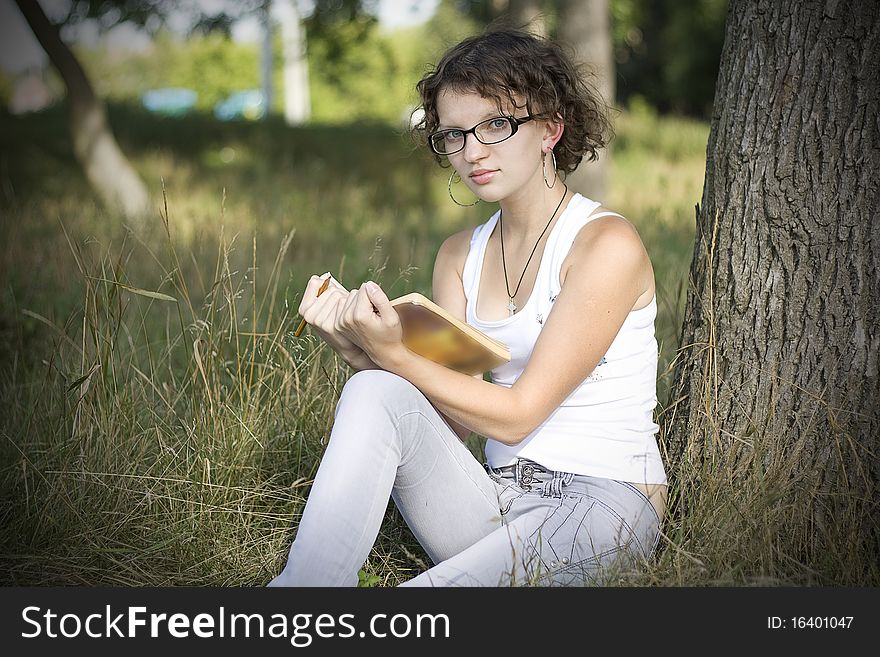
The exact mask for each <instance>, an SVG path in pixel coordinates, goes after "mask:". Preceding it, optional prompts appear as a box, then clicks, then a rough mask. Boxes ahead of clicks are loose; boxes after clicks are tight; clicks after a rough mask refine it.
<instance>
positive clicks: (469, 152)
mask: <svg viewBox="0 0 880 657" xmlns="http://www.w3.org/2000/svg"><path fill="white" fill-rule="evenodd" d="M462 154H463V155H464V159H465V160H467V161H468V162H478V161H479V160H482V159H483V158H484V157H486V144H484V143H483V142H481V141H480V140H479V139H477V136H476V135H475V134H473V133H471V134H467V135H465V136H464V148H463V149H462Z"/></svg>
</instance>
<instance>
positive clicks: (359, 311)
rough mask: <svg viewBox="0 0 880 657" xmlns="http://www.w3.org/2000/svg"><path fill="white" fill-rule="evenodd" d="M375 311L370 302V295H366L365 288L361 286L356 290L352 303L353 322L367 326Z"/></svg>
mask: <svg viewBox="0 0 880 657" xmlns="http://www.w3.org/2000/svg"><path fill="white" fill-rule="evenodd" d="M375 314H376V309H375V307H374V306H373V303H372V301H370V295H369V294H368V293H367V286H366V285H361V286H360V288H358V293H357V297H356V298H355V301H354V320H355V321H356V322H359V323H363V324H367V323H368V322H370V321H372V320H373V316H374V315H375Z"/></svg>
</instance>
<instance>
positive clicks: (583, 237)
mask: <svg viewBox="0 0 880 657" xmlns="http://www.w3.org/2000/svg"><path fill="white" fill-rule="evenodd" d="M595 212H596V213H597V214H598V213H600V212H614V211H613V210H609V209H608V208H604V207H600V208H597V209H596V211H595ZM599 261H601V262H605V263H608V266H609V267H617V266H624V267H626V268H627V269H630V270H631V271H632V270H635V271H637V272H638V273H637V276H638V279H639V282H638V285H639V289H640V290H643V294H641V295H640V297H639V300H638V301H637V302H636V306H637V307H640V306H641V305H644V304H645V303H647V301H649V300H650V298H651V297H652V296H653V294H654V271H653V268H652V266H651V259H650V257H649V256H648V252H647V249H645V245H644V243H643V242H642V238H641V236H640V235H639V231H638V230H637V229H636V227H635V226H634V225H633V224H632V222H630V221H629V220H628V219H626V218H625V217H622V216H618V215H607V216H604V217H598V218H597V219H594V220H593V221H591V222H589V223H588V224H587V225H586V226H584V227H583V228H582V229H581V230H580V231H579V232H578V234H577V235H576V236H575V240H574V243H573V244H572V246H571V250H570V251H569V253H568V255H567V257H566V258H565V260H564V261H563V263H562V269H561V273H560V281H561V282H564V280H565V276H567V275H568V273H569V271H570V270H571V267H572V266H573V265H576V264H577V263H578V262H599Z"/></svg>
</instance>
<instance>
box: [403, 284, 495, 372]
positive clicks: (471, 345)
mask: <svg viewBox="0 0 880 657" xmlns="http://www.w3.org/2000/svg"><path fill="white" fill-rule="evenodd" d="M391 305H392V306H394V309H395V310H396V311H397V314H398V316H399V317H400V323H401V324H402V326H403V343H404V344H405V345H406V347H407V349H409V350H410V351H413V352H415V353H417V354H419V355H420V356H424V357H425V358H428V359H429V360H432V361H434V362H435V363H440V364H441V365H444V366H446V367H449V368H451V369H454V370H456V371H458V372H462V373H464V374H470V375H475V374H482V373H483V372H487V371H489V370H491V369H493V368H494V367H497V366H498V365H501V364H502V363H506V362H508V361H510V349H509V348H508V347H507V345H505V344H504V343H503V342H499V341H498V340H496V339H494V338H491V337H489V336H488V335H486V334H485V333H483V332H482V331H480V330H479V329H476V328H474V327H473V326H471V325H470V324H467V323H466V322H463V321H461V320H460V319H458V318H456V317H454V316H452V315H451V314H449V312H447V311H446V310H444V309H443V308H441V307H440V306H438V305H437V304H436V303H434V302H433V301H431V300H430V299H429V298H427V297H426V296H424V295H421V294H419V293H418V292H411V293H410V294H405V295H403V296H402V297H397V298H396V299H393V300H392V301H391Z"/></svg>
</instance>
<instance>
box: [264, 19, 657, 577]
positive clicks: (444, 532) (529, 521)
mask: <svg viewBox="0 0 880 657" xmlns="http://www.w3.org/2000/svg"><path fill="white" fill-rule="evenodd" d="M418 89H419V92H420V94H421V100H422V105H423V108H424V110H425V115H424V119H423V120H422V122H421V124H420V125H418V126H417V130H418V131H419V132H420V133H421V134H424V135H425V136H426V137H427V142H428V145H429V147H430V148H431V149H432V151H433V152H434V153H435V154H436V155H437V157H438V160H440V159H441V158H442V159H445V160H448V163H449V165H450V166H451V167H452V169H453V172H452V175H451V177H450V180H449V193H450V196H451V197H452V199H453V201H455V202H457V203H459V204H462V203H463V201H462V200H461V199H465V200H468V199H473V195H476V197H477V198H478V199H482V200H484V201H489V202H497V203H498V204H499V205H500V209H499V211H498V212H496V213H495V214H493V215H492V216H491V217H490V218H489V219H488V221H486V222H485V223H484V224H482V225H480V226H477V227H476V229H467V230H464V231H461V232H460V233H456V234H454V235H452V236H450V237H449V238H448V239H446V241H445V242H443V244H442V246H441V247H440V249H439V252H438V254H437V258H436V262H435V265H434V271H433V298H434V301H435V302H436V303H438V304H439V305H441V306H442V307H444V308H445V309H447V310H448V311H449V312H451V313H452V314H454V315H455V316H457V317H459V318H461V319H463V320H465V321H467V322H468V323H469V324H472V325H473V326H475V327H477V328H479V329H481V330H482V331H484V332H485V333H487V334H489V335H490V336H492V337H495V338H497V339H499V340H501V341H502V342H504V343H506V344H507V345H508V346H509V347H510V350H511V355H512V359H511V361H510V362H509V363H506V364H504V365H501V366H499V367H497V368H495V369H494V370H493V371H492V372H491V375H492V376H491V378H492V381H491V382H489V381H484V380H483V377H482V376H475V377H469V376H467V375H464V374H461V373H458V372H455V371H453V370H450V369H447V368H444V367H442V366H440V365H437V364H435V363H433V362H431V361H429V360H427V359H424V358H422V357H420V356H418V355H416V354H414V353H412V352H410V351H409V350H407V349H406V348H405V347H404V346H403V344H402V343H401V328H400V323H399V320H398V317H397V314H396V312H395V311H394V309H393V308H392V307H391V306H390V305H389V300H388V297H387V296H386V295H385V293H384V292H383V291H382V290H381V289H380V288H379V287H378V286H377V285H376V284H375V283H373V282H372V281H369V282H367V283H365V284H364V285H362V286H361V287H360V288H358V289H354V290H351V291H347V290H345V288H343V287H342V286H341V285H339V284H338V283H336V282H335V281H332V283H333V284H332V285H331V286H330V287H329V289H328V290H327V292H325V293H324V294H322V295H320V296H318V295H317V292H318V289H319V286H320V285H321V284H322V282H323V280H324V279H325V278H326V276H327V275H325V276H323V277H318V276H313V277H312V279H311V280H310V281H309V283H308V285H307V286H306V289H305V291H304V293H303V299H302V303H301V304H300V307H299V312H300V314H301V315H302V317H303V318H304V319H305V320H306V321H307V322H308V323H309V324H311V325H312V327H313V329H314V330H316V331H317V332H318V334H319V335H320V336H321V337H322V338H323V339H324V340H325V341H326V342H327V343H328V344H329V345H330V346H331V347H332V348H333V349H335V350H336V351H337V352H338V353H339V354H340V355H341V356H342V357H343V358H344V359H345V361H346V362H347V363H348V364H349V365H351V366H352V367H353V368H354V369H355V370H358V371H357V372H356V373H355V374H354V375H353V376H351V378H350V379H349V380H348V382H347V383H346V385H345V387H344V388H343V391H342V394H341V396H340V399H339V401H338V404H337V406H336V414H335V421H334V425H333V430H332V432H331V436H330V441H329V443H328V446H327V449H326V451H325V453H324V456H323V459H322V461H321V465H320V467H319V469H318V473H317V476H316V479H315V482H314V485H313V486H312V489H311V492H310V495H309V498H308V501H307V503H306V507H305V510H304V512H303V516H302V521H301V523H300V525H299V528H298V531H297V534H296V539H295V540H294V542H293V545H292V547H291V548H290V554H289V557H288V561H287V565H286V567H285V568H284V570H283V572H281V574H279V575H278V576H277V577H276V578H275V579H273V580H272V582H271V583H270V585H271V586H287V585H289V586H298V585H329V586H333V585H355V584H356V583H357V572H358V569H359V568H360V567H361V566H362V564H363V562H364V561H365V559H366V558H367V556H368V554H369V551H370V549H371V547H372V546H373V543H374V541H375V539H376V536H377V535H378V532H379V529H380V525H381V522H382V519H383V516H384V512H385V509H386V506H387V503H388V498H389V495H390V496H391V497H392V498H393V499H394V502H395V503H396V505H397V507H398V509H399V510H400V512H401V514H402V516H403V517H404V519H405V520H406V522H407V524H408V525H409V527H410V529H411V530H412V531H413V533H414V534H415V536H416V538H417V539H418V541H419V543H420V544H421V545H422V546H423V547H424V549H425V551H426V552H427V554H428V555H429V556H430V558H431V560H432V561H433V563H434V566H433V567H432V568H430V569H429V570H427V571H425V572H423V573H421V574H420V575H418V576H417V577H415V578H414V579H412V580H409V581H408V582H406V583H405V585H414V586H509V585H521V584H538V585H585V584H594V583H601V582H603V581H607V580H606V579H604V578H605V577H607V576H608V575H609V574H613V572H614V571H615V569H616V568H617V567H620V566H623V565H631V564H632V563H634V562H637V561H638V560H643V559H647V558H649V557H650V556H651V555H652V554H653V551H654V549H655V547H656V544H657V540H658V537H659V531H660V518H661V517H662V516H663V512H664V505H665V493H666V475H665V472H664V468H663V464H662V462H661V459H660V455H659V451H658V449H657V444H656V440H655V434H656V431H657V430H658V428H659V427H658V426H657V424H655V423H654V421H653V417H652V416H653V410H654V407H655V405H656V377H657V343H656V340H655V338H654V319H655V317H656V313H657V303H656V299H655V295H654V276H653V270H652V268H651V262H650V259H649V257H648V255H647V253H646V251H645V248H644V246H643V245H642V242H641V240H640V238H639V236H638V233H637V232H636V230H635V228H634V227H633V226H632V224H630V223H629V222H628V221H627V220H626V219H624V218H623V217H621V216H620V215H618V214H616V213H613V212H609V211H607V210H605V209H604V208H602V207H601V206H600V204H599V203H598V202H596V201H592V200H590V199H588V198H585V197H583V196H581V195H580V194H576V193H573V192H572V191H570V190H569V189H568V188H567V187H566V185H565V182H564V176H565V174H566V173H570V172H571V171H573V170H574V169H575V168H576V167H577V166H578V164H579V163H580V161H581V159H582V158H583V157H584V156H585V155H586V156H588V157H589V159H591V160H593V159H595V158H596V155H597V151H598V150H599V149H600V148H602V147H603V146H604V145H605V142H606V139H607V137H606V135H607V134H608V133H609V125H608V121H607V118H606V115H605V111H604V110H605V107H604V105H603V103H602V102H601V100H600V99H599V98H598V97H597V96H596V95H595V94H594V93H593V92H591V90H590V88H589V87H588V86H587V85H586V84H585V83H584V81H583V80H582V79H581V78H580V77H579V75H578V72H577V69H576V67H575V66H574V65H573V63H572V62H571V61H570V60H569V59H568V57H567V56H566V55H565V54H564V52H563V51H562V50H561V49H560V48H559V47H558V46H557V45H555V44H553V43H552V42H549V41H546V40H543V39H540V38H537V37H535V36H532V35H529V34H525V33H521V32H514V31H496V32H491V33H487V34H484V35H480V36H476V37H472V38H469V39H466V40H465V41H463V42H462V43H460V44H458V45H457V46H455V47H453V48H452V49H451V50H450V51H448V52H447V53H446V54H445V55H444V56H443V58H442V59H441V61H440V62H439V64H438V65H437V68H436V70H434V71H433V72H432V73H430V74H428V75H427V76H426V77H425V78H424V79H423V80H421V82H419V85H418ZM463 188H467V190H469V191H470V192H471V194H470V195H468V191H467V190H465V189H463ZM471 432H474V433H476V434H479V435H482V436H485V437H486V438H487V444H486V450H485V451H486V463H485V465H483V464H480V463H479V462H478V461H477V460H476V459H475V458H474V457H473V455H472V454H471V452H470V451H469V450H468V448H467V447H466V446H465V445H464V444H463V442H462V441H463V440H464V439H465V438H467V437H468V436H469V435H470V433H471Z"/></svg>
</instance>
